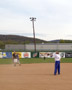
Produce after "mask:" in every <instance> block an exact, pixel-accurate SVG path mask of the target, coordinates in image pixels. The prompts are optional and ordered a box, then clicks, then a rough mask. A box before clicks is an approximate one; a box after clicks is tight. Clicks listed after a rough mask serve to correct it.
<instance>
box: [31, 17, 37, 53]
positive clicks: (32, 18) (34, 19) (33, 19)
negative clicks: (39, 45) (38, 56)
mask: <svg viewBox="0 0 72 90" xmlns="http://www.w3.org/2000/svg"><path fill="white" fill-rule="evenodd" d="M30 20H31V21H32V26H33V36H34V50H35V52H36V40H35V28H34V21H36V18H35V17H30Z"/></svg>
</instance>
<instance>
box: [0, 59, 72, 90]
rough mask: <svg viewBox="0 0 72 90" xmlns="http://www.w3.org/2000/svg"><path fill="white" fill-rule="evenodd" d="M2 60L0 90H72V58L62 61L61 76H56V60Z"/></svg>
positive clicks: (0, 64) (0, 62)
mask: <svg viewBox="0 0 72 90" xmlns="http://www.w3.org/2000/svg"><path fill="white" fill-rule="evenodd" d="M20 62H21V66H19V65H18V64H17V65H16V67H14V65H13V62H12V60H11V59H0V90H72V58H63V59H62V60H61V74H60V75H56V76H54V75H53V73H54V59H46V60H44V59H33V58H32V59H20Z"/></svg>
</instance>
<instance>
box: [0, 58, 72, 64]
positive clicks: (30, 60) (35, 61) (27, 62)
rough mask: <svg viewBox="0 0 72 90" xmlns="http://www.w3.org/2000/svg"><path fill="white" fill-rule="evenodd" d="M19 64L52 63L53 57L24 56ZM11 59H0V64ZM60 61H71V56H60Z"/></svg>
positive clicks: (6, 62) (9, 62) (8, 62)
mask: <svg viewBox="0 0 72 90" xmlns="http://www.w3.org/2000/svg"><path fill="white" fill-rule="evenodd" d="M20 62H21V64H29V63H54V59H53V58H47V59H45V60H44V59H42V58H30V59H29V58H24V59H20ZM12 63H13V62H12V59H0V64H12ZM61 63H72V58H62V59H61Z"/></svg>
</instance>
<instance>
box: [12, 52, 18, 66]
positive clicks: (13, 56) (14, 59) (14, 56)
mask: <svg viewBox="0 0 72 90" xmlns="http://www.w3.org/2000/svg"><path fill="white" fill-rule="evenodd" d="M12 59H13V63H14V66H16V63H17V56H16V52H15V51H14V53H13V55H12Z"/></svg>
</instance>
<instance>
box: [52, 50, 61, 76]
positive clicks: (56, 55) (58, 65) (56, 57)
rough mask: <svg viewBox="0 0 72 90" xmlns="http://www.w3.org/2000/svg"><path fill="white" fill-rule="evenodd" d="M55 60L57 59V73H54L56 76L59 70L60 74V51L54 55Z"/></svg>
mask: <svg viewBox="0 0 72 90" xmlns="http://www.w3.org/2000/svg"><path fill="white" fill-rule="evenodd" d="M54 58H55V71H54V75H56V73H57V70H58V74H60V60H61V56H60V54H59V52H58V51H57V52H56V54H55V55H54Z"/></svg>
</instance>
